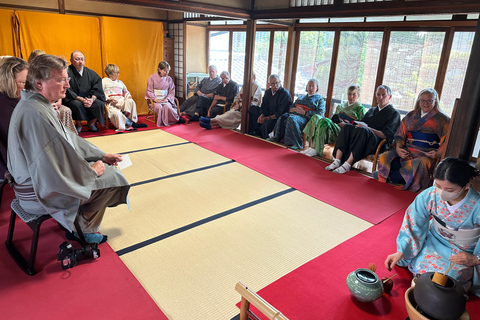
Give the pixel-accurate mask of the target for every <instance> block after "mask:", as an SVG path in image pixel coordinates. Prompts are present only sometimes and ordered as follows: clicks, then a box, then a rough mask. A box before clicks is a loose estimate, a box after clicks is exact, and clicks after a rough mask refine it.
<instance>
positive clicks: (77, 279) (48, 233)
mask: <svg viewBox="0 0 480 320" xmlns="http://www.w3.org/2000/svg"><path fill="white" fill-rule="evenodd" d="M12 199H13V192H12V191H11V189H10V188H9V187H8V186H7V187H6V190H5V193H4V195H3V199H2V208H1V210H0V239H1V240H2V243H1V245H0V319H8V320H10V319H12V320H13V319H15V320H17V319H22V320H23V319H49V320H55V319H59V320H60V319H62V320H63V319H168V318H167V317H166V316H165V315H164V314H163V313H162V311H161V310H160V309H159V308H158V306H157V305H156V304H155V302H154V301H153V300H152V298H151V297H150V296H149V295H148V293H147V292H146V291H145V289H144V288H143V287H142V286H141V284H140V283H139V282H138V281H137V279H136V278H135V277H134V276H133V274H132V273H131V272H130V271H129V270H128V269H127V267H126V266H125V265H124V264H123V262H122V261H121V260H120V258H119V257H118V256H117V254H116V253H115V252H114V251H113V250H112V249H111V248H110V246H109V245H108V244H107V243H104V244H101V245H100V246H99V248H100V254H101V257H100V258H99V259H97V260H88V261H80V262H79V264H78V265H77V266H75V267H74V268H72V269H67V270H62V268H61V265H60V262H58V261H56V255H57V253H58V251H59V248H58V246H59V245H60V244H61V243H62V242H63V241H65V238H64V235H65V232H64V231H62V230H61V229H60V227H58V226H57V224H56V222H55V221H54V220H53V219H50V220H47V221H46V222H44V223H43V224H42V227H41V230H40V241H39V244H38V251H37V259H36V263H35V268H36V270H37V272H38V273H37V274H36V275H34V276H28V275H26V274H25V273H23V271H21V270H20V268H19V267H18V266H17V265H16V264H15V262H14V260H13V259H12V258H11V257H10V255H9V253H8V251H7V249H6V247H5V245H4V244H3V241H4V240H5V239H6V238H7V229H8V222H9V217H10V209H9V206H10V202H11V200H12ZM31 234H32V232H31V230H30V229H29V228H28V227H27V225H26V224H25V223H23V221H21V220H20V219H19V218H17V222H16V227H15V235H14V240H15V239H17V241H16V242H15V244H16V245H17V247H18V248H19V249H20V250H21V251H22V252H27V251H28V250H29V245H30V239H31ZM74 246H76V248H78V247H79V245H78V244H76V243H75V244H74Z"/></svg>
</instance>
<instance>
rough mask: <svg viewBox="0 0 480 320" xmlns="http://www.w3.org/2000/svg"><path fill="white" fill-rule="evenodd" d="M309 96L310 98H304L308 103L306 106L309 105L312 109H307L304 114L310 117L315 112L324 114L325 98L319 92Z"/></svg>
mask: <svg viewBox="0 0 480 320" xmlns="http://www.w3.org/2000/svg"><path fill="white" fill-rule="evenodd" d="M310 98H311V99H306V100H307V101H308V102H309V104H310V105H307V106H308V107H311V108H312V109H313V110H311V111H307V113H306V114H305V115H306V116H307V117H308V118H311V117H312V116H313V115H315V114H318V115H320V116H322V117H323V115H324V114H325V100H324V99H323V98H322V96H321V95H319V94H316V95H314V96H312V97H310Z"/></svg>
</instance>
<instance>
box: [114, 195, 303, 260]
mask: <svg viewBox="0 0 480 320" xmlns="http://www.w3.org/2000/svg"><path fill="white" fill-rule="evenodd" d="M295 190H296V189H294V188H290V189H287V190H283V191H280V192H277V193H274V194H271V195H269V196H266V197H263V198H260V199H258V200H254V201H252V202H249V203H245V204H243V205H241V206H238V207H236V208H232V209H230V210H227V211H224V212H221V213H218V214H215V215H213V216H210V217H208V218H205V219H202V220H198V221H196V222H193V223H191V224H187V225H186V226H183V227H181V228H178V229H175V230H172V231H169V232H167V233H164V234H161V235H159V236H157V237H154V238H151V239H148V240H145V241H142V242H140V243H137V244H134V245H133V246H130V247H126V248H124V249H121V250H118V251H117V252H116V253H117V254H118V255H119V256H122V255H124V254H127V253H130V252H133V251H135V250H138V249H141V248H143V247H146V246H148V245H150V244H153V243H156V242H159V241H161V240H164V239H166V238H169V237H172V236H174V235H177V234H179V233H182V232H184V231H187V230H190V229H193V228H195V227H198V226H201V225H203V224H205V223H208V222H211V221H214V220H217V219H220V218H223V217H225V216H228V215H230V214H232V213H235V212H237V211H240V210H243V209H247V208H250V207H253V206H255V205H257V204H260V203H262V202H265V201H268V200H272V199H275V198H277V197H280V196H283V195H285V194H288V193H290V192H292V191H295Z"/></svg>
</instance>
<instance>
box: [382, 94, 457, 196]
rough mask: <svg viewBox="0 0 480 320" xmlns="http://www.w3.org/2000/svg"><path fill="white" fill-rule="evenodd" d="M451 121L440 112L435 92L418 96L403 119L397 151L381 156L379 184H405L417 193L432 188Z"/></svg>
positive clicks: (396, 138)
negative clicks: (433, 176)
mask: <svg viewBox="0 0 480 320" xmlns="http://www.w3.org/2000/svg"><path fill="white" fill-rule="evenodd" d="M449 122H450V118H449V117H448V116H447V115H445V114H444V113H443V112H441V111H440V109H439V103H438V94H437V91H435V89H431V88H429V89H424V90H422V91H420V93H419V94H418V99H417V101H416V102H415V107H414V109H413V111H410V112H409V113H407V115H406V116H405V117H404V118H403V119H402V122H401V123H400V127H399V128H398V130H397V132H396V133H395V137H394V141H395V148H392V149H391V150H389V151H388V152H385V153H384V154H382V155H381V157H380V160H379V164H378V180H379V181H381V182H386V181H387V179H389V180H391V181H392V182H394V183H401V184H404V186H403V187H402V189H403V190H410V191H413V192H418V191H421V190H423V189H426V188H428V187H429V186H430V185H431V181H430V174H431V173H432V172H433V169H434V166H435V164H436V163H437V161H438V159H440V156H441V153H442V150H443V148H444V147H445V144H444V142H445V137H446V135H447V130H448V123H449Z"/></svg>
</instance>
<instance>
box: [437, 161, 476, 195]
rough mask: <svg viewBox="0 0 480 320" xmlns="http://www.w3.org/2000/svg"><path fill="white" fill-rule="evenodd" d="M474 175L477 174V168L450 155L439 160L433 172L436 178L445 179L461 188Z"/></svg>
mask: <svg viewBox="0 0 480 320" xmlns="http://www.w3.org/2000/svg"><path fill="white" fill-rule="evenodd" d="M476 176H478V170H477V169H475V168H474V167H472V166H470V165H469V164H468V163H467V162H466V161H464V160H461V159H457V158H452V157H447V158H445V159H443V160H442V161H440V163H439V164H438V165H437V168H436V169H435V172H434V174H433V177H434V178H435V179H436V180H443V181H445V180H446V181H448V182H450V183H454V184H456V185H459V186H460V187H462V188H463V187H465V186H466V185H467V183H468V182H470V180H471V179H473V178H475V177H476Z"/></svg>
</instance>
